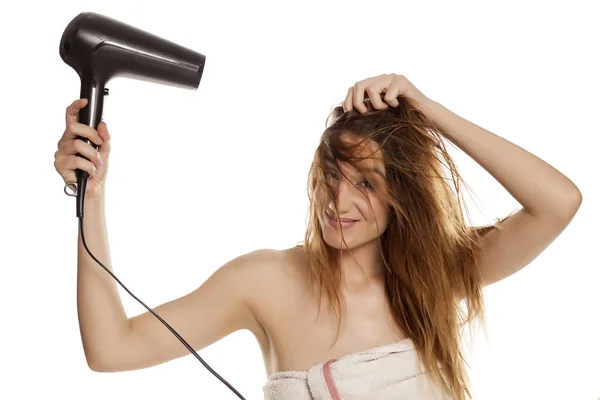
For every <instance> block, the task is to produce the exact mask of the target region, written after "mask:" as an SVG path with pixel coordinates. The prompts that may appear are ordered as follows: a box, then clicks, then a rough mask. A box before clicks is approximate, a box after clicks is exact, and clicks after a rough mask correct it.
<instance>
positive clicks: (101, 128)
mask: <svg viewBox="0 0 600 400" xmlns="http://www.w3.org/2000/svg"><path fill="white" fill-rule="evenodd" d="M98 134H99V135H100V137H101V138H102V140H103V141H104V143H106V142H108V141H109V140H110V132H108V127H107V126H106V122H104V121H102V122H100V123H99V124H98Z"/></svg>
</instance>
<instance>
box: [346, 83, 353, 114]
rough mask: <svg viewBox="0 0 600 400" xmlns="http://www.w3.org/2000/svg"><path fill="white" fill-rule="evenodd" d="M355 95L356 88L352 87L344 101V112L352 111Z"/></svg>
mask: <svg viewBox="0 0 600 400" xmlns="http://www.w3.org/2000/svg"><path fill="white" fill-rule="evenodd" d="M353 94H354V86H350V88H349V89H348V94H346V99H345V100H344V112H346V111H350V110H352V96H353Z"/></svg>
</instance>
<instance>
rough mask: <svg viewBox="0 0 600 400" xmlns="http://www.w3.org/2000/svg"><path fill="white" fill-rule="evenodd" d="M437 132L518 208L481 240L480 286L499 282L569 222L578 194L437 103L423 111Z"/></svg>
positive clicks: (546, 167) (531, 158) (532, 159)
mask: <svg viewBox="0 0 600 400" xmlns="http://www.w3.org/2000/svg"><path fill="white" fill-rule="evenodd" d="M423 110H424V112H425V113H426V115H427V117H428V118H429V119H431V121H432V122H433V123H434V124H435V125H436V126H438V127H439V128H440V131H441V132H442V133H443V134H444V136H445V137H447V138H448V139H449V140H450V141H452V142H453V143H455V144H456V145H457V146H458V147H459V148H460V149H461V150H463V151H464V152H465V153H467V154H468V155H469V156H470V157H471V158H473V160H475V161H476V162H477V163H478V164H479V165H481V166H482V167H483V168H484V169H485V170H486V171H488V172H489V173H490V174H491V175H492V176H493V177H494V178H495V179H496V180H497V181H498V182H499V183H500V184H501V185H502V186H503V187H504V188H505V189H506V190H507V191H508V192H509V193H510V194H511V195H512V196H513V197H514V198H515V199H516V200H517V201H518V202H519V203H520V204H521V205H522V206H523V208H522V209H521V210H519V211H517V212H516V213H515V214H512V215H510V216H509V217H508V218H507V219H506V220H504V221H503V222H502V223H501V224H500V228H502V229H492V230H491V231H489V232H488V233H487V234H486V235H485V236H483V237H482V239H481V245H482V248H481V252H480V254H479V256H478V264H479V268H480V270H481V273H482V276H483V278H484V283H485V284H486V285H489V284H491V283H494V282H497V281H500V280H502V279H504V278H506V277H508V276H510V275H512V274H514V273H515V272H517V271H519V270H520V269H522V268H523V267H525V266H526V265H527V264H529V263H530V262H531V261H533V260H534V259H535V258H536V257H537V256H538V255H540V254H541V253H542V251H544V250H545V249H546V248H547V247H548V246H549V245H550V243H552V242H553V241H554V239H556V237H558V235H559V234H560V233H561V232H562V231H563V230H564V229H565V228H566V227H567V225H568V224H569V223H570V221H571V220H572V219H573V217H574V216H575V214H576V213H577V210H578V209H579V206H580V205H581V201H582V195H581V192H580V191H579V189H578V188H577V186H575V184H574V183H573V182H572V181H571V180H570V179H569V178H567V177H566V176H565V175H563V174H562V173H561V172H559V171H558V170H557V169H555V168H554V167H552V166H551V165H550V164H548V163H546V162H545V161H543V160H541V159H540V158H538V157H536V156H535V155H533V154H531V153H530V152H528V151H526V150H525V149H523V148H521V147H519V146H517V145H516V144H514V143H512V142H510V141H508V140H506V139H503V138H501V137H500V136H497V135H495V134H494V133H492V132H490V131H488V130H486V129H483V128H481V127H480V126H477V125H476V124H474V123H472V122H470V121H467V120H466V119H464V118H462V117H460V116H458V115H456V114H455V113H453V112H452V111H450V110H448V109H447V108H445V107H444V106H442V105H441V104H439V103H436V102H431V103H428V104H427V107H424V108H423Z"/></svg>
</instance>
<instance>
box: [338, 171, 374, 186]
mask: <svg viewBox="0 0 600 400" xmlns="http://www.w3.org/2000/svg"><path fill="white" fill-rule="evenodd" d="M327 175H330V176H331V177H332V178H333V179H338V176H337V174H336V173H335V172H333V171H330V172H328V173H327ZM362 183H363V184H365V185H364V187H366V188H367V189H375V188H374V187H373V185H372V184H371V182H369V181H367V180H365V181H362Z"/></svg>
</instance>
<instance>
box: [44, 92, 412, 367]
mask: <svg viewBox="0 0 600 400" xmlns="http://www.w3.org/2000/svg"><path fill="white" fill-rule="evenodd" d="M86 104H87V102H86V101H85V100H76V101H75V102H73V103H72V104H71V105H70V106H69V107H68V108H67V112H66V129H65V132H64V134H63V136H62V138H61V139H60V141H59V143H58V150H57V151H56V153H55V168H56V170H57V172H58V173H59V175H60V176H61V177H62V178H63V180H64V181H65V182H68V181H73V180H74V178H75V172H74V171H75V169H76V168H81V169H83V170H86V171H88V172H89V173H90V174H91V178H90V181H89V183H88V192H87V194H86V208H87V211H86V215H87V218H86V228H85V229H86V231H87V232H86V239H87V241H88V244H89V245H90V247H91V248H93V249H94V250H93V252H94V254H95V255H97V256H98V257H100V259H101V260H102V262H103V263H104V264H105V265H110V266H111V269H113V270H114V271H115V273H116V275H119V272H118V268H116V269H115V268H113V266H112V264H111V262H110V253H109V251H108V236H107V232H106V229H105V226H106V223H105V220H104V218H105V216H104V215H105V214H104V210H105V206H104V190H103V188H104V182H105V178H106V174H107V168H108V164H109V158H110V149H111V136H110V133H109V132H108V129H107V128H106V125H105V124H104V123H102V124H100V126H99V127H98V130H95V129H93V128H91V127H88V126H85V125H83V124H80V123H79V122H78V121H77V115H78V112H79V110H80V109H81V108H82V107H85V105H86ZM77 136H82V137H85V138H88V139H90V140H91V141H93V142H94V143H96V144H98V145H99V149H98V150H96V149H95V148H93V147H92V146H90V145H89V144H86V143H84V142H83V141H80V140H78V139H76V138H77ZM347 139H348V140H353V138H352V137H347ZM77 153H80V154H83V155H84V156H86V157H87V160H86V159H83V158H81V157H77V156H75V154H77ZM375 156H376V157H379V156H378V155H377V154H375ZM88 160H91V161H88ZM100 161H102V162H100ZM369 162H372V163H373V164H371V165H368V166H376V165H377V166H379V167H381V168H382V165H381V164H377V162H376V160H369ZM367 164H369V163H367ZM341 167H342V172H344V173H345V174H346V176H347V177H348V178H349V179H350V180H346V179H345V178H344V177H343V175H342V174H337V175H336V176H338V177H339V178H340V180H339V181H338V182H337V183H336V182H333V183H334V184H335V185H336V186H337V189H338V190H339V196H338V207H339V210H340V213H341V214H340V217H341V218H352V219H359V222H358V223H357V224H355V226H354V227H352V228H351V229H349V230H347V232H345V237H346V241H347V243H348V245H349V248H350V249H351V250H353V253H354V255H355V257H356V258H357V260H358V262H359V264H360V265H358V264H357V263H356V261H355V260H354V259H352V258H351V257H349V255H348V254H347V251H344V253H343V254H342V259H341V265H342V268H343V277H344V280H343V284H342V292H341V296H342V304H343V305H344V306H345V309H344V316H345V318H343V319H342V325H341V328H340V335H339V338H338V340H336V334H337V328H338V322H337V317H336V316H335V315H334V314H332V313H330V312H329V308H328V307H329V304H328V303H327V299H326V298H325V297H323V301H322V302H321V303H320V304H318V297H316V298H310V297H309V294H310V291H309V286H308V279H307V275H306V272H307V265H306V260H304V259H303V257H302V253H301V249H300V248H299V247H295V246H294V247H291V248H288V249H284V250H274V249H261V250H256V251H253V252H250V253H247V254H243V255H241V256H238V257H235V258H234V259H232V260H230V261H229V262H227V263H225V264H224V265H222V266H221V267H219V268H217V270H216V271H215V272H214V273H213V274H212V275H211V276H210V277H209V278H208V279H207V280H206V281H205V282H202V283H201V285H200V286H199V287H198V288H197V289H195V290H193V291H192V292H190V293H188V294H185V295H183V296H181V297H179V298H177V299H174V300H172V301H169V302H167V303H164V304H161V305H159V306H157V307H154V311H155V312H156V313H157V314H158V315H160V316H161V317H162V318H163V319H164V320H165V321H167V322H168V323H169V325H171V326H172V327H173V328H174V329H175V330H176V331H177V332H178V333H179V334H180V335H181V336H182V337H183V338H184V339H185V340H186V341H187V342H188V343H189V344H190V346H192V347H193V348H194V349H195V350H196V351H200V350H202V349H203V348H205V347H207V346H209V345H211V344H213V343H215V342H216V341H218V340H220V339H222V338H224V337H226V336H228V335H229V334H231V333H233V332H236V331H238V330H248V331H250V332H252V333H253V335H254V336H255V337H256V340H257V343H258V344H259V346H260V348H261V351H262V354H263V358H264V363H265V371H266V374H267V376H269V375H271V374H273V373H276V372H279V371H290V370H296V371H303V370H306V369H308V368H309V367H310V366H313V365H315V364H317V363H320V362H325V361H327V360H329V359H332V358H340V357H342V356H344V355H347V354H351V353H356V352H358V351H361V350H365V349H368V348H372V347H376V346H381V345H385V344H390V343H394V342H396V341H398V340H400V339H402V338H404V337H406V336H405V335H403V334H402V332H399V331H398V329H397V328H396V327H395V324H394V323H393V319H392V318H391V313H390V310H389V307H388V304H387V300H386V298H385V295H384V289H383V282H382V279H381V273H382V266H381V260H380V259H379V255H378V252H377V242H376V239H377V237H378V232H377V230H376V227H375V221H377V223H378V224H379V228H380V230H381V233H383V232H384V230H385V228H386V226H387V212H386V210H385V208H384V206H383V203H382V202H381V200H380V199H378V197H377V196H376V193H373V192H369V191H368V190H367V191H366V192H365V193H367V196H368V199H369V201H370V202H371V205H372V207H373V212H371V210H370V208H369V205H368V203H367V201H366V199H365V198H364V197H363V196H362V194H361V193H360V191H359V188H361V187H364V185H362V186H361V184H362V183H363V181H364V179H363V178H362V177H360V176H358V175H357V174H356V171H354V170H352V169H351V168H349V166H347V165H344V164H341ZM352 184H354V185H356V186H353V185H352ZM330 206H331V207H330V208H334V207H333V205H330ZM91 216H94V217H93V218H92V217H91ZM321 218H323V216H321ZM322 229H323V234H324V237H325V240H326V242H327V244H328V245H330V246H333V247H336V248H340V247H341V243H340V237H339V234H338V233H337V232H336V230H335V229H333V228H331V227H328V226H327V225H326V224H323V228H322ZM80 243H81V242H80V241H79V246H80V247H81V244H80ZM79 251H80V253H81V254H82V256H81V257H79V258H78V275H77V279H78V298H77V303H78V312H79V316H80V319H79V324H80V330H81V337H82V341H83V345H84V350H85V356H86V360H87V362H88V366H89V367H90V368H91V369H92V370H94V371H99V372H118V371H129V370H136V369H142V368H148V367H152V366H155V365H158V364H162V363H165V362H168V361H170V360H174V359H177V358H180V357H183V356H188V355H189V352H188V350H187V349H186V348H185V347H184V346H182V344H181V342H180V341H179V340H178V339H177V338H176V337H175V336H174V335H173V334H172V333H171V332H170V331H169V330H167V329H166V328H165V326H164V325H163V324H162V323H161V322H160V321H159V320H158V319H157V318H156V317H155V316H154V315H153V314H151V313H150V312H145V313H143V314H140V315H137V316H134V317H127V316H126V314H125V311H124V309H123V306H122V300H121V298H120V297H119V294H118V290H117V287H116V283H115V282H114V280H113V279H112V278H110V277H109V276H108V274H105V273H100V274H99V273H98V270H99V268H100V267H99V266H98V265H97V264H96V263H95V261H93V260H92V259H91V257H86V256H83V255H84V252H83V251H82V250H81V248H80V250H79ZM125 267H126V266H124V268H125ZM317 315H318V318H317ZM98 327H102V329H98Z"/></svg>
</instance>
